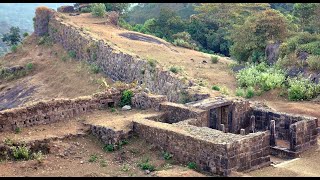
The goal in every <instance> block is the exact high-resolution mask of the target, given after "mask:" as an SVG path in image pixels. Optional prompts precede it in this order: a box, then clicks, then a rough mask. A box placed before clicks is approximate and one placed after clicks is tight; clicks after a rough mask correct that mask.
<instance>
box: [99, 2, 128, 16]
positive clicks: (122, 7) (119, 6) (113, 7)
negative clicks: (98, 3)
mask: <svg viewBox="0 0 320 180" xmlns="http://www.w3.org/2000/svg"><path fill="white" fill-rule="evenodd" d="M104 5H105V7H106V11H116V12H119V13H120V14H125V13H126V12H127V11H128V8H129V6H130V3H104Z"/></svg>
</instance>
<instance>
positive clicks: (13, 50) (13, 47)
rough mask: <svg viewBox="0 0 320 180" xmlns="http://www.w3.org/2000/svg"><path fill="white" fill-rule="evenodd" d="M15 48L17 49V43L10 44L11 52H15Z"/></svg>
mask: <svg viewBox="0 0 320 180" xmlns="http://www.w3.org/2000/svg"><path fill="white" fill-rule="evenodd" d="M17 50H18V45H12V46H11V51H12V52H14V53H15V52H17Z"/></svg>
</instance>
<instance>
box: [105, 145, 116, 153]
mask: <svg viewBox="0 0 320 180" xmlns="http://www.w3.org/2000/svg"><path fill="white" fill-rule="evenodd" d="M103 150H104V151H107V152H112V151H114V150H115V149H114V145H113V144H108V145H106V146H105V147H103Z"/></svg>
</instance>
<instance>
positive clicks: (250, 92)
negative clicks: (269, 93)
mask: <svg viewBox="0 0 320 180" xmlns="http://www.w3.org/2000/svg"><path fill="white" fill-rule="evenodd" d="M253 96H254V88H253V87H248V88H247V91H246V96H245V97H246V98H252V97H253Z"/></svg>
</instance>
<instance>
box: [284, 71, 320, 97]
mask: <svg viewBox="0 0 320 180" xmlns="http://www.w3.org/2000/svg"><path fill="white" fill-rule="evenodd" d="M319 92H320V85H317V84H315V83H312V82H311V81H310V80H309V79H306V78H303V77H295V78H290V79H288V98H289V100H292V101H296V100H310V99H312V98H314V97H316V96H317V95H318V93H319Z"/></svg>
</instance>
